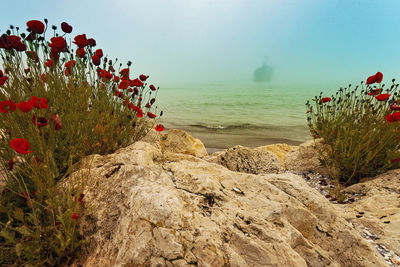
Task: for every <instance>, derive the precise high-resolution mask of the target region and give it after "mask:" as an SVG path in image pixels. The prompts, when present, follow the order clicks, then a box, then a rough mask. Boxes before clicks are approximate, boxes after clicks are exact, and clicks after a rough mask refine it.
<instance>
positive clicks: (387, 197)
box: [335, 169, 400, 255]
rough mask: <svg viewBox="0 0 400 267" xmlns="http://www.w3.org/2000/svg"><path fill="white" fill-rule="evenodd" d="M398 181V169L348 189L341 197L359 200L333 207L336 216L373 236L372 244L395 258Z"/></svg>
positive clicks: (399, 236) (399, 232)
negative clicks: (358, 196)
mask: <svg viewBox="0 0 400 267" xmlns="http://www.w3.org/2000/svg"><path fill="white" fill-rule="evenodd" d="M399 177H400V169H397V170H392V171H389V172H387V173H384V174H382V175H379V176H377V177H375V178H373V179H366V181H364V182H360V183H358V184H354V185H352V186H349V187H347V188H346V189H345V190H344V191H343V192H344V193H346V194H347V195H349V196H351V195H361V196H362V197H361V198H360V199H357V200H356V201H354V202H353V203H349V204H346V205H338V206H335V207H336V209H337V211H338V212H339V214H340V215H341V216H343V217H344V218H346V220H348V221H349V222H351V223H353V224H354V225H356V226H357V228H358V230H359V231H360V232H361V231H363V232H364V233H368V235H369V236H370V237H371V236H376V238H377V240H376V243H378V244H381V245H383V246H385V247H388V248H390V249H391V250H393V251H394V253H396V254H397V255H400V179H399ZM357 215H358V217H357ZM385 222H386V223H385ZM387 222H390V223H387ZM365 228H367V230H366V229H365ZM376 238H375V239H376Z"/></svg>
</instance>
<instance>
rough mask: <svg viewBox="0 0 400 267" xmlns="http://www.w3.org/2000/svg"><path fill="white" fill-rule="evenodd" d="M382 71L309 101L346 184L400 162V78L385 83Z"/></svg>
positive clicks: (311, 117) (312, 123) (331, 165)
mask: <svg viewBox="0 0 400 267" xmlns="http://www.w3.org/2000/svg"><path fill="white" fill-rule="evenodd" d="M382 79H383V75H382V73H380V72H378V73H376V74H375V75H373V76H370V77H369V78H368V79H367V81H366V87H365V86H364V84H363V82H361V85H360V86H356V87H355V88H352V87H351V85H349V86H348V87H346V88H340V90H339V91H338V92H336V94H335V95H332V96H331V97H322V93H321V94H320V96H319V97H318V96H316V97H315V98H314V99H313V100H312V101H314V104H313V105H312V104H311V103H310V102H309V101H308V102H307V103H306V106H307V110H308V111H307V114H308V115H307V120H308V126H309V128H310V131H311V134H312V135H313V137H314V138H322V139H323V141H322V144H323V145H321V146H319V151H320V154H321V158H322V159H323V163H324V164H325V165H326V166H327V167H328V169H329V170H330V172H331V176H333V177H334V178H336V179H337V181H338V182H340V183H341V184H342V185H350V184H354V183H357V182H358V181H359V180H360V179H361V178H363V177H367V176H375V175H377V174H380V173H383V172H385V171H387V170H388V169H391V168H394V167H399V165H398V164H399V163H398V162H399V161H400V160H398V159H399V158H400V152H399V144H400V122H399V121H400V112H398V111H397V110H400V106H399V105H398V104H399V99H398V93H397V89H398V86H399V85H398V84H395V80H394V79H393V80H392V85H391V86H390V87H389V88H385V84H382Z"/></svg>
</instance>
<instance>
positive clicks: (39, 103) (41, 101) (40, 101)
mask: <svg viewBox="0 0 400 267" xmlns="http://www.w3.org/2000/svg"><path fill="white" fill-rule="evenodd" d="M28 102H31V103H32V105H33V106H34V107H35V108H37V109H42V108H45V109H49V107H48V106H47V98H45V97H42V98H40V97H36V96H31V99H30V100H28Z"/></svg>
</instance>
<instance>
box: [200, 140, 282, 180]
mask: <svg viewBox="0 0 400 267" xmlns="http://www.w3.org/2000/svg"><path fill="white" fill-rule="evenodd" d="M205 160H207V161H209V162H213V163H217V164H221V165H222V166H224V167H226V168H228V169H229V170H231V171H237V172H244V173H252V174H265V173H279V172H282V171H284V168H283V166H282V164H281V161H280V160H279V158H278V157H277V156H276V155H275V154H274V153H273V152H271V151H270V149H269V148H267V147H264V146H263V147H257V148H248V147H244V146H240V145H238V146H234V147H232V148H229V149H227V150H224V151H218V152H215V153H213V154H212V155H210V156H209V157H205Z"/></svg>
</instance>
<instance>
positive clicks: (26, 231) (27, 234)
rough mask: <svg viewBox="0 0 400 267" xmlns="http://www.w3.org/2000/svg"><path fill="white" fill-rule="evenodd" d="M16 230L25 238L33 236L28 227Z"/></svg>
mask: <svg viewBox="0 0 400 267" xmlns="http://www.w3.org/2000/svg"><path fill="white" fill-rule="evenodd" d="M15 230H16V231H18V232H19V233H20V234H22V235H24V236H31V235H32V232H31V231H29V228H28V227H26V226H25V225H24V226H21V227H17V228H15Z"/></svg>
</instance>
